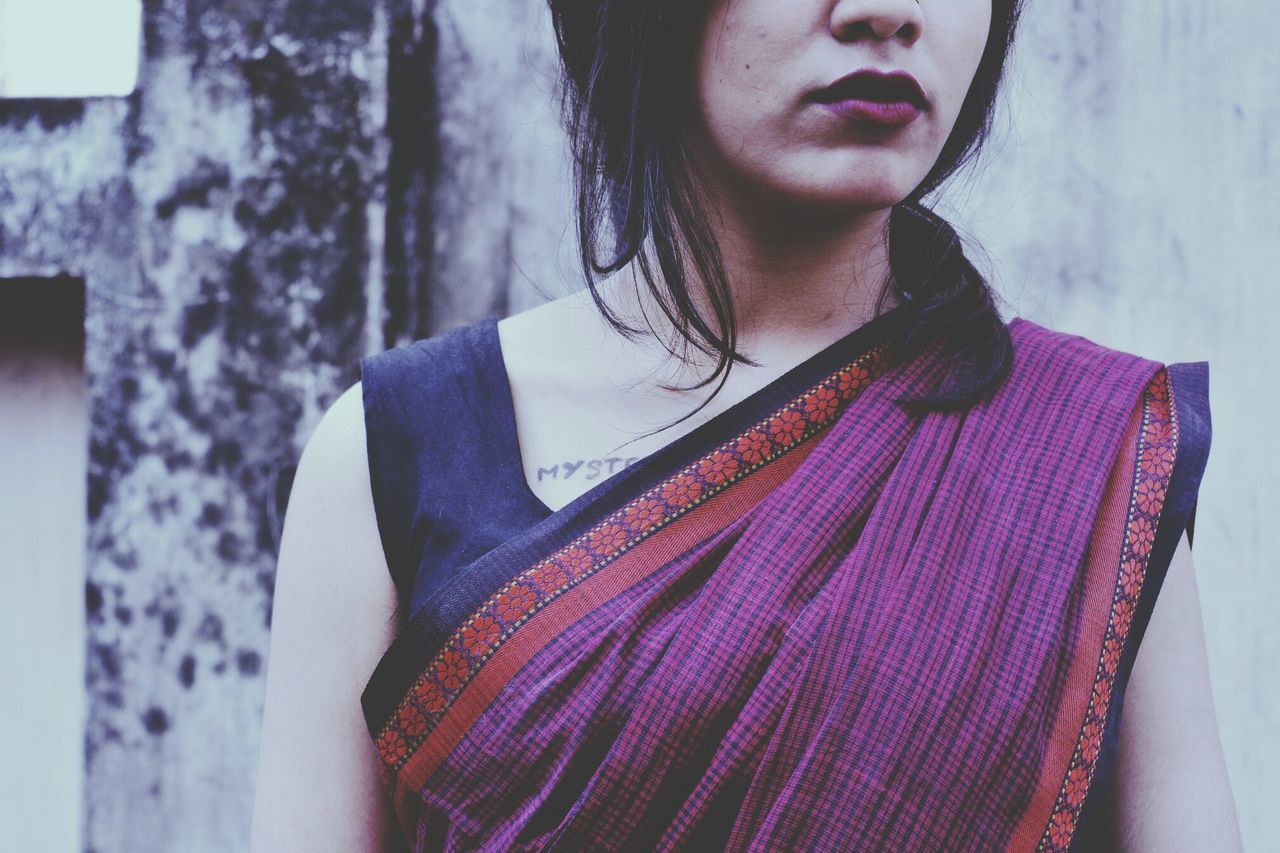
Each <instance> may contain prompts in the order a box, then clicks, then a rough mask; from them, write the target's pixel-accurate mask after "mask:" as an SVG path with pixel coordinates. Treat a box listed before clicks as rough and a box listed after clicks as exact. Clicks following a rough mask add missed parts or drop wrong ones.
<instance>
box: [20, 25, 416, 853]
mask: <svg viewBox="0 0 1280 853" xmlns="http://www.w3.org/2000/svg"><path fill="white" fill-rule="evenodd" d="M400 13H402V10H401V9H400V7H399V6H397V5H394V4H383V5H379V6H371V5H370V4H367V3H363V2H355V0H351V2H327V3H324V4H303V3H299V2H294V0H277V2H269V3H255V4H244V3H224V2H214V1H213V0H207V2H201V0H193V2H186V0H182V2H179V1H178V0H163V2H162V0H153V2H148V3H147V7H146V11H145V39H144V41H145V55H144V56H143V58H142V66H141V74H140V85H139V89H138V91H137V92H136V93H135V94H134V95H133V96H131V97H129V98H127V99H112V100H93V101H88V102H77V101H70V102H44V101H34V102H24V101H5V102H0V276H20V275H52V274H56V273H72V274H75V275H78V276H81V277H83V278H84V280H85V282H86V286H87V291H88V296H87V302H88V305H87V318H86V332H87V339H86V348H87V352H86V365H87V374H88V375H87V383H88V406H89V418H90V425H89V445H88V457H89V462H88V472H87V473H88V478H87V491H88V495H87V520H88V542H87V549H86V551H87V577H88V581H87V584H86V585H85V588H84V592H83V599H81V600H82V601H84V603H85V607H86V611H87V612H86V615H87V630H88V640H87V649H86V652H87V672H86V682H85V684H86V689H87V702H88V719H87V730H86V732H85V738H84V751H85V774H86V775H85V837H84V847H85V849H89V850H99V851H153V850H154V851H167V850H184V851H205V850H207V851H226V850H237V849H242V848H243V847H244V846H245V844H246V842H247V833H248V815H249V812H250V805H251V802H252V793H253V786H252V778H253V772H254V770H255V768H256V749H257V736H258V725H259V719H260V713H261V704H262V696H263V683H262V673H263V659H264V654H265V651H266V648H267V638H268V628H269V625H270V604H271V590H272V585H273V579H274V568H275V557H274V554H275V547H276V545H275V537H276V529H277V526H278V522H279V513H278V512H277V507H278V504H279V502H278V500H277V498H278V497H279V496H280V495H281V494H283V493H284V492H286V491H287V488H288V483H289V480H288V477H289V471H290V469H291V466H292V465H293V464H295V462H296V458H297V455H298V452H299V450H300V448H301V446H302V444H303V442H304V441H305V439H306V437H307V436H308V435H309V433H310V430H311V428H312V427H313V426H314V423H315V421H316V420H317V419H318V417H319V414H320V412H321V411H322V410H323V408H324V407H325V406H326V405H327V404H328V403H329V402H330V401H331V400H332V399H333V398H334V397H335V396H336V394H337V393H338V392H339V391H340V390H341V389H342V388H344V387H346V385H348V384H349V383H350V382H352V381H354V379H355V378H356V360H357V359H358V358H359V356H360V355H362V354H363V353H365V352H367V351H370V350H372V349H381V348H383V346H384V345H385V332H386V330H384V328H383V321H384V319H385V316H386V311H385V309H384V299H385V290H386V282H385V277H384V276H383V274H382V273H381V272H379V271H378V265H379V263H380V262H381V256H382V251H383V246H384V244H385V242H386V240H387V238H386V231H387V228H386V222H385V220H386V214H385V210H386V207H387V200H388V193H387V192H386V188H385V178H384V174H385V171H386V163H387V159H388V157H389V150H390V148H391V143H390V142H389V141H388V134H387V131H386V121H387V106H386V105H387V97H386V86H387V79H388V74H387V67H386V66H387V51H388V43H389V39H388V35H387V27H388V20H389V18H390V17H391V16H392V15H393V14H400ZM410 14H411V12H410ZM406 94H407V93H406ZM5 574H6V581H8V580H11V579H12V576H11V571H10V567H6V572H5ZM15 594H16V593H15ZM79 595H80V593H77V596H79ZM29 735H30V736H31V737H34V738H49V737H52V738H65V737H73V738H77V739H78V735H77V733H76V732H74V731H61V730H60V731H54V732H30V733H29ZM56 818H57V816H56V815H50V816H46V819H56ZM0 846H5V840H3V839H0Z"/></svg>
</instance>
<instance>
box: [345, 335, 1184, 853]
mask: <svg viewBox="0 0 1280 853" xmlns="http://www.w3.org/2000/svg"><path fill="white" fill-rule="evenodd" d="M882 319H883V316H882V318H877V320H874V321H872V323H870V324H868V325H867V326H864V327H863V328H861V329H858V330H856V331H855V332H854V333H852V334H850V335H849V336H847V337H846V338H844V339H842V340H841V341H839V342H837V343H836V344H834V345H832V346H831V347H829V348H828V349H827V350H824V351H823V352H822V353H819V354H818V355H817V356H815V357H813V358H812V359H809V360H807V361H806V362H805V363H804V364H802V365H800V366H799V367H797V368H796V369H794V370H792V371H790V372H789V373H788V374H786V375H785V376H783V377H781V378H779V379H778V380H775V381H774V382H772V383H770V384H769V385H768V386H766V387H765V388H764V389H762V390H761V391H759V392H757V393H756V394H753V395H752V396H751V397H749V398H747V399H746V400H744V401H742V402H741V403H739V404H737V405H735V406H733V407H732V408H730V409H729V410H727V411H726V412H724V413H723V414H722V415H720V416H717V417H716V418H714V419H713V420H712V421H710V422H708V423H706V424H704V425H702V426H701V427H699V428H698V429H696V430H695V431H694V432H692V433H690V434H688V435H686V436H684V437H683V438H682V439H679V440H677V441H676V442H674V443H673V444H671V445H669V446H668V447H667V448H665V449H664V450H662V451H659V452H658V453H656V454H654V455H653V456H651V457H647V458H646V459H645V460H643V461H642V462H641V463H638V464H636V465H634V466H632V467H630V468H627V469H625V470H624V471H622V472H620V473H619V474H617V475H615V476H613V477H610V478H609V479H607V480H605V481H603V482H602V483H600V484H598V485H597V486H596V487H595V488H594V489H592V490H591V491H590V492H588V493H587V494H585V495H583V496H582V497H581V498H579V499H578V500H576V501H574V502H573V503H571V504H570V505H569V506H567V507H565V508H563V509H562V510H560V511H558V512H555V513H553V514H552V515H551V516H550V517H548V518H546V519H545V520H543V521H541V522H539V523H538V524H536V525H535V526H534V527H533V528H532V529H530V530H528V531H527V532H526V533H523V534H521V535H518V536H516V537H515V538H513V539H511V540H510V541H507V542H505V543H503V544H502V545H501V546H499V547H497V548H495V549H494V550H492V551H491V552H489V553H487V554H485V555H484V556H483V557H481V558H480V559H478V560H475V561H474V562H472V563H470V564H469V565H467V566H465V567H464V568H463V569H462V570H460V571H458V572H456V573H455V574H454V575H453V576H452V577H450V578H449V579H448V580H447V581H446V582H445V584H444V586H442V587H441V588H440V589H439V590H437V591H436V592H435V594H434V595H432V596H431V597H430V598H429V599H427V600H426V601H425V603H423V604H421V605H420V606H418V607H417V608H416V610H415V611H414V612H413V613H411V614H410V615H409V617H408V619H407V621H406V623H405V624H404V625H403V627H402V628H401V630H400V633H399V634H398V636H397V637H396V639H395V640H394V642H393V643H392V645H391V647H390V648H389V649H388V650H387V652H386V654H385V656H384V657H383V658H382V660H381V661H380V662H379V664H378V666H377V668H376V670H375V672H374V673H373V675H372V678H371V679H370V681H369V683H368V685H367V687H366V688H365V690H364V693H363V697H362V699H363V707H364V712H365V716H366V719H367V721H368V724H369V731H370V733H371V735H372V738H373V741H374V744H375V746H376V750H377V755H378V759H379V763H380V767H381V771H382V774H383V781H384V783H385V784H386V787H387V790H388V792H389V795H390V797H391V800H392V802H393V805H394V808H395V811H396V814H397V816H398V818H399V821H400V825H401V828H402V829H403V831H404V833H405V837H406V838H407V839H408V841H409V842H410V843H411V845H412V847H413V848H414V849H415V850H455V849H485V850H566V851H576V850H587V849H590V850H699V851H701V850H722V849H723V850H881V849H884V850H913V851H919V850H992V849H1011V850H1054V851H1057V850H1067V849H1072V848H1075V849H1085V847H1086V846H1087V844H1088V843H1089V842H1090V840H1091V839H1092V841H1093V842H1095V843H1096V842H1097V840H1098V839H1100V838H1102V837H1103V836H1102V835H1101V833H1102V832H1103V831H1104V830H1103V825H1104V823H1105V820H1104V814H1105V810H1106V808H1107V804H1106V795H1105V792H1106V784H1107V779H1109V768H1110V766H1111V764H1112V763H1113V762H1114V753H1115V749H1116V737H1117V730H1118V725H1119V720H1120V713H1121V707H1122V700H1123V691H1124V686H1125V684H1126V682H1127V679H1128V675H1129V672H1130V670H1131V668H1132V665H1133V660H1134V656H1135V654H1136V652H1137V648H1138V643H1139V641H1140V639H1141V636H1142V634H1143V631H1144V630H1145V626H1146V623H1147V620H1148V618H1149V615H1150V613H1151V609H1152V606H1153V604H1154V601H1155V598H1156V595H1157V593H1158V591H1159V588H1160V584H1161V581H1162V578H1163V574H1164V572H1165V570H1166V568H1167V566H1168V564H1169V560H1170V557H1171V555H1172V552H1173V548H1174V546H1175V545H1176V543H1177V541H1178V539H1179V538H1180V536H1181V534H1182V531H1183V529H1184V528H1185V527H1186V526H1187V523H1188V520H1189V516H1190V514H1191V511H1192V508H1193V503H1194V499H1195V494H1196V490H1197V488H1198V485H1199V482H1200V478H1201V475H1202V472H1203V470H1204V466H1205V462H1206V458H1207V453H1208V443H1209V419H1208V395H1207V382H1208V365H1207V364H1205V363H1204V362H1195V363H1181V364H1172V365H1167V366H1166V365H1162V364H1160V363H1159V362H1155V361H1151V360H1148V359H1145V358H1142V357H1139V356H1136V355H1132V354H1128V353H1124V352H1119V351H1115V350H1112V349H1108V348H1106V347H1102V346H1100V345H1098V344H1095V343H1093V342H1091V341H1088V340H1086V339H1084V338H1081V337H1076V336H1072V335H1067V334H1062V333H1059V332H1054V331H1050V330H1048V329H1045V328H1043V327H1041V326H1039V325H1037V324H1035V323H1033V322H1030V321H1027V320H1024V319H1021V318H1019V319H1015V320H1013V321H1012V322H1011V323H1010V324H1009V330H1010V332H1011V335H1012V338H1013V342H1014V360H1013V370H1012V373H1011V375H1010V376H1009V378H1008V380H1007V381H1006V382H1005V383H1004V385H1003V386H1002V387H1001V388H1000V390H999V391H998V392H997V393H996V394H995V395H994V396H992V397H990V398H988V399H986V400H984V401H982V402H980V403H976V404H974V405H972V406H969V407H968V408H965V409H963V410H960V411H954V412H949V413H939V412H935V413H929V414H925V415H919V416H913V415H910V414H908V413H906V411H905V410H904V409H903V408H902V407H900V406H899V405H897V404H896V403H895V402H894V401H895V400H896V399H897V398H899V397H901V396H902V395H904V394H907V393H919V392H921V391H927V390H933V388H934V387H935V383H936V382H937V381H938V378H939V376H940V373H941V371H940V366H939V362H938V350H937V349H936V348H933V347H931V348H927V349H925V350H924V351H923V352H921V353H919V354H918V355H916V356H913V357H911V358H910V359H907V360H904V361H902V362H900V363H895V362H894V361H893V360H892V359H891V358H890V357H889V356H888V352H889V351H890V350H889V347H888V345H887V343H888V342H887V340H886V335H887V333H888V330H889V329H890V324H886V323H883V322H881V320H882Z"/></svg>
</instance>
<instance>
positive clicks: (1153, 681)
mask: <svg viewBox="0 0 1280 853" xmlns="http://www.w3.org/2000/svg"><path fill="white" fill-rule="evenodd" d="M1116 771H1117V773H1116V798H1117V799H1116V807H1117V808H1116V817H1117V821H1118V824H1119V825H1118V826H1116V827H1115V832H1116V838H1117V849H1119V850H1123V851H1133V852H1134V853H1145V851H1166V850H1186V851H1200V850H1204V851H1213V853H1231V851H1239V850H1241V849H1242V846H1241V840H1240V827H1239V822H1238V820H1237V818H1236V809H1235V802H1234V800H1233V799H1232V796H1231V783H1230V781H1229V780H1228V778H1227V767H1226V763H1225V761H1224V760H1223V757H1222V743H1221V740H1220V738H1219V736H1218V724H1217V720H1216V719H1215V716H1214V711H1213V695H1212V693H1211V692H1210V689H1209V660H1208V655H1207V653H1206V651H1205V642H1204V626H1203V624H1202V621H1201V617H1200V597H1199V593H1198V592H1197V590H1196V580H1195V570H1194V565H1193V563H1192V560H1191V547H1190V545H1189V544H1188V543H1187V537H1186V535H1185V534H1184V535H1183V537H1182V541H1181V542H1179V543H1178V547H1177V549H1176V550H1175V551H1174V554H1173V560H1172V562H1171V563H1170V564H1169V571H1168V574H1167V575H1166V577H1165V580H1164V585H1163V586H1162V587H1161V589H1160V595H1159V596H1158V597H1157V598H1156V606H1155V608H1154V610H1153V611H1152V613H1151V622H1150V623H1149V624H1148V626H1147V631H1146V634H1145V635H1144V636H1143V638H1142V644H1141V645H1140V646H1139V647H1138V657H1137V658H1136V659H1135V660H1134V664H1133V673H1132V674H1131V675H1130V678H1129V685H1128V687H1127V689H1126V691H1125V700H1124V711H1123V714H1122V717H1121V724H1120V745H1119V754H1118V756H1117V759H1116Z"/></svg>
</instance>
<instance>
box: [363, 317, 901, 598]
mask: <svg viewBox="0 0 1280 853" xmlns="http://www.w3.org/2000/svg"><path fill="white" fill-rule="evenodd" d="M903 307H904V306H903V305H899V306H895V307H894V308H891V309H889V310H888V311H886V312H884V313H882V314H880V315H879V316H877V317H875V318H873V319H871V320H870V321H868V322H867V323H864V324H863V325H861V326H859V327H858V328H856V329H854V330H853V331H851V332H850V333H848V334H847V335H845V336H844V337H843V338H841V339H840V340H838V341H836V342H835V343H833V344H831V345H829V346H827V347H826V348H824V349H823V350H822V351H820V352H819V353H817V354H815V355H813V356H811V357H810V358H808V359H805V360H804V361H803V362H801V363H800V364H799V365H796V366H795V367H793V368H792V369H790V370H788V371H787V372H786V373H784V374H783V375H782V376H779V377H777V378H775V379H773V380H772V381H770V382H769V383H768V384H766V385H765V386H764V387H763V388H760V389H758V390H757V391H755V392H753V393H751V394H749V395H748V396H746V397H745V398H743V399H742V400H739V401H738V402H736V403H734V404H733V405H731V406H729V407H728V408H726V409H724V410H723V411H721V412H719V413H718V414H716V415H715V416H713V417H712V418H710V419H708V420H706V421H704V422H703V423H701V424H699V425H698V426H696V427H694V428H693V429H692V430H690V431H688V432H686V433H685V434H684V435H682V436H680V437H678V438H676V439H674V440H673V441H672V442H670V443H669V444H667V445H666V446H664V447H662V448H660V449H659V450H657V451H655V452H654V453H651V454H649V455H647V456H643V457H641V458H640V459H639V460H638V461H636V462H633V463H632V464H631V465H629V466H626V467H624V468H622V469H621V470H619V471H617V472H615V473H613V474H611V475H607V476H602V477H599V478H598V481H597V482H596V483H595V485H594V486H592V487H591V489H589V490H588V491H587V492H586V493H584V494H582V495H580V496H579V497H577V498H575V499H574V500H573V501H572V502H570V503H569V504H568V505H566V506H565V507H562V508H560V509H558V510H553V509H552V508H551V507H549V506H547V504H546V503H544V502H543V501H542V500H541V499H540V498H539V497H538V496H537V495H536V494H534V492H533V490H532V489H531V488H530V487H529V483H528V481H527V480H526V479H525V475H524V468H523V464H522V460H521V456H520V445H519V440H518V437H517V432H516V418H515V407H514V403H513V397H512V392H511V384H510V376H509V374H508V372H507V368H506V362H505V360H504V356H503V353H502V348H501V345H500V343H499V338H498V317H496V316H488V317H485V318H484V319H482V320H479V321H477V322H476V323H473V324H471V325H465V326H457V327H455V328H453V329H450V330H448V331H446V332H443V333H441V334H439V335H436V336H433V337H431V338H425V339H422V340H419V341H415V342H414V343H412V344H409V345H407V346H403V347H397V348H395V349H391V350H387V351H385V352H381V353H377V354H376V355H372V356H368V357H366V358H364V359H361V361H360V378H361V383H362V394H363V402H364V412H365V432H366V450H367V452H368V456H369V474H370V482H371V485H372V488H373V502H374V511H375V515H376V517H377V523H378V530H379V533H380V535H381V539H382V545H383V552H384V554H385V556H386V559H387V565H388V568H389V569H390V572H391V576H392V579H393V581H394V582H395V586H396V590H397V593H398V595H399V597H400V600H401V601H402V602H404V601H408V602H410V607H409V608H408V609H407V610H406V611H405V612H406V613H412V612H414V611H416V610H417V608H418V606H419V605H420V604H421V603H422V602H424V601H425V600H426V599H427V598H429V597H430V596H431V594H432V593H433V592H434V591H435V590H437V589H438V588H439V587H440V585H441V583H443V581H444V580H446V579H447V578H448V577H449V576H450V575H452V574H453V573H454V572H455V571H456V570H458V569H459V568H460V567H462V566H465V565H467V564H468V563H471V562H473V561H475V560H476V559H478V558H479V557H481V556H483V555H485V554H487V553H489V552H490V551H492V550H493V549H494V548H496V547H498V546H499V545H501V544H502V543H504V542H507V541H509V540H511V539H512V538H513V537H515V536H517V535H519V534H521V533H524V532H525V531H527V530H529V529H530V528H532V527H533V526H534V525H536V524H538V523H539V522H542V521H544V520H546V519H548V518H550V517H552V516H554V515H556V514H557V513H560V512H566V511H571V510H572V509H573V508H574V507H580V506H585V505H586V504H587V503H589V502H590V501H591V500H593V499H594V498H596V497H599V496H600V495H602V494H603V493H604V492H605V490H607V489H612V488H617V487H624V488H625V487H626V482H627V481H628V480H629V479H634V478H637V477H641V476H644V475H643V471H644V470H646V469H648V468H653V467H660V466H661V465H663V464H666V463H669V462H671V461H672V460H674V459H677V458H679V457H685V456H687V457H688V458H697V456H698V453H697V450H698V448H700V447H703V446H707V447H708V448H709V447H710V445H713V444H715V443H717V442H718V441H719V440H721V439H722V437H723V436H724V435H725V434H726V433H727V434H733V433H734V431H735V427H737V426H739V425H742V426H745V425H747V424H749V423H751V422H754V420H755V419H756V418H758V417H760V416H761V415H762V414H763V413H764V412H765V411H766V410H771V409H769V407H771V406H772V405H774V404H775V403H776V402H777V401H779V400H781V401H784V402H785V400H787V399H790V396H791V395H792V394H794V393H795V392H797V391H798V390H801V389H800V388H799V383H802V382H804V381H807V379H808V377H809V375H810V374H812V373H813V372H814V369H815V367H818V368H820V367H821V366H822V365H823V364H824V363H825V362H827V361H832V363H833V365H834V364H835V362H836V361H840V362H841V363H843V361H847V360H848V359H849V358H851V357H852V356H856V355H857V354H858V353H860V352H863V351H866V350H868V349H870V348H871V347H872V346H874V345H875V344H877V343H879V342H881V341H882V340H883V339H884V338H885V337H886V335H887V334H888V333H889V332H890V331H891V328H892V324H893V321H894V320H895V319H896V316H897V315H898V314H900V313H901V309H902V308H903Z"/></svg>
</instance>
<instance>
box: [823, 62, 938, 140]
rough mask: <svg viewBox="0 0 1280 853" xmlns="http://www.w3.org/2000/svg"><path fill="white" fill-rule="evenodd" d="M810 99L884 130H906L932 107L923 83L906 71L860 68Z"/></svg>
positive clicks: (849, 117) (845, 115) (838, 112)
mask: <svg viewBox="0 0 1280 853" xmlns="http://www.w3.org/2000/svg"><path fill="white" fill-rule="evenodd" d="M809 97H810V98H811V99H812V100H814V101H815V102H817V103H819V104H821V105H822V106H824V107H826V108H827V109H828V110H831V111H832V112H833V113H835V114H836V115H838V116H840V117H841V118H845V119H849V120H850V121H858V122H864V123H867V124H873V125H878V126H880V127H904V126H906V125H908V124H910V123H911V122H913V121H915V120H916V118H918V117H919V115H920V113H921V112H923V111H924V110H925V109H926V108H927V107H928V104H929V99H928V96H926V95H925V93H924V89H923V88H921V86H920V83H919V82H917V80H916V78H915V77H912V76H911V75H910V74H909V73H907V72H906V71H904V70H902V69H895V70H893V71H882V70H880V69H878V68H860V69H858V70H857V71H854V72H852V73H850V74H846V75H845V76H843V77H841V78H840V79H839V80H836V81H835V82H833V83H831V84H830V85H828V86H826V87H825V88H823V89H820V90H817V91H815V92H812V93H810V95H809Z"/></svg>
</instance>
